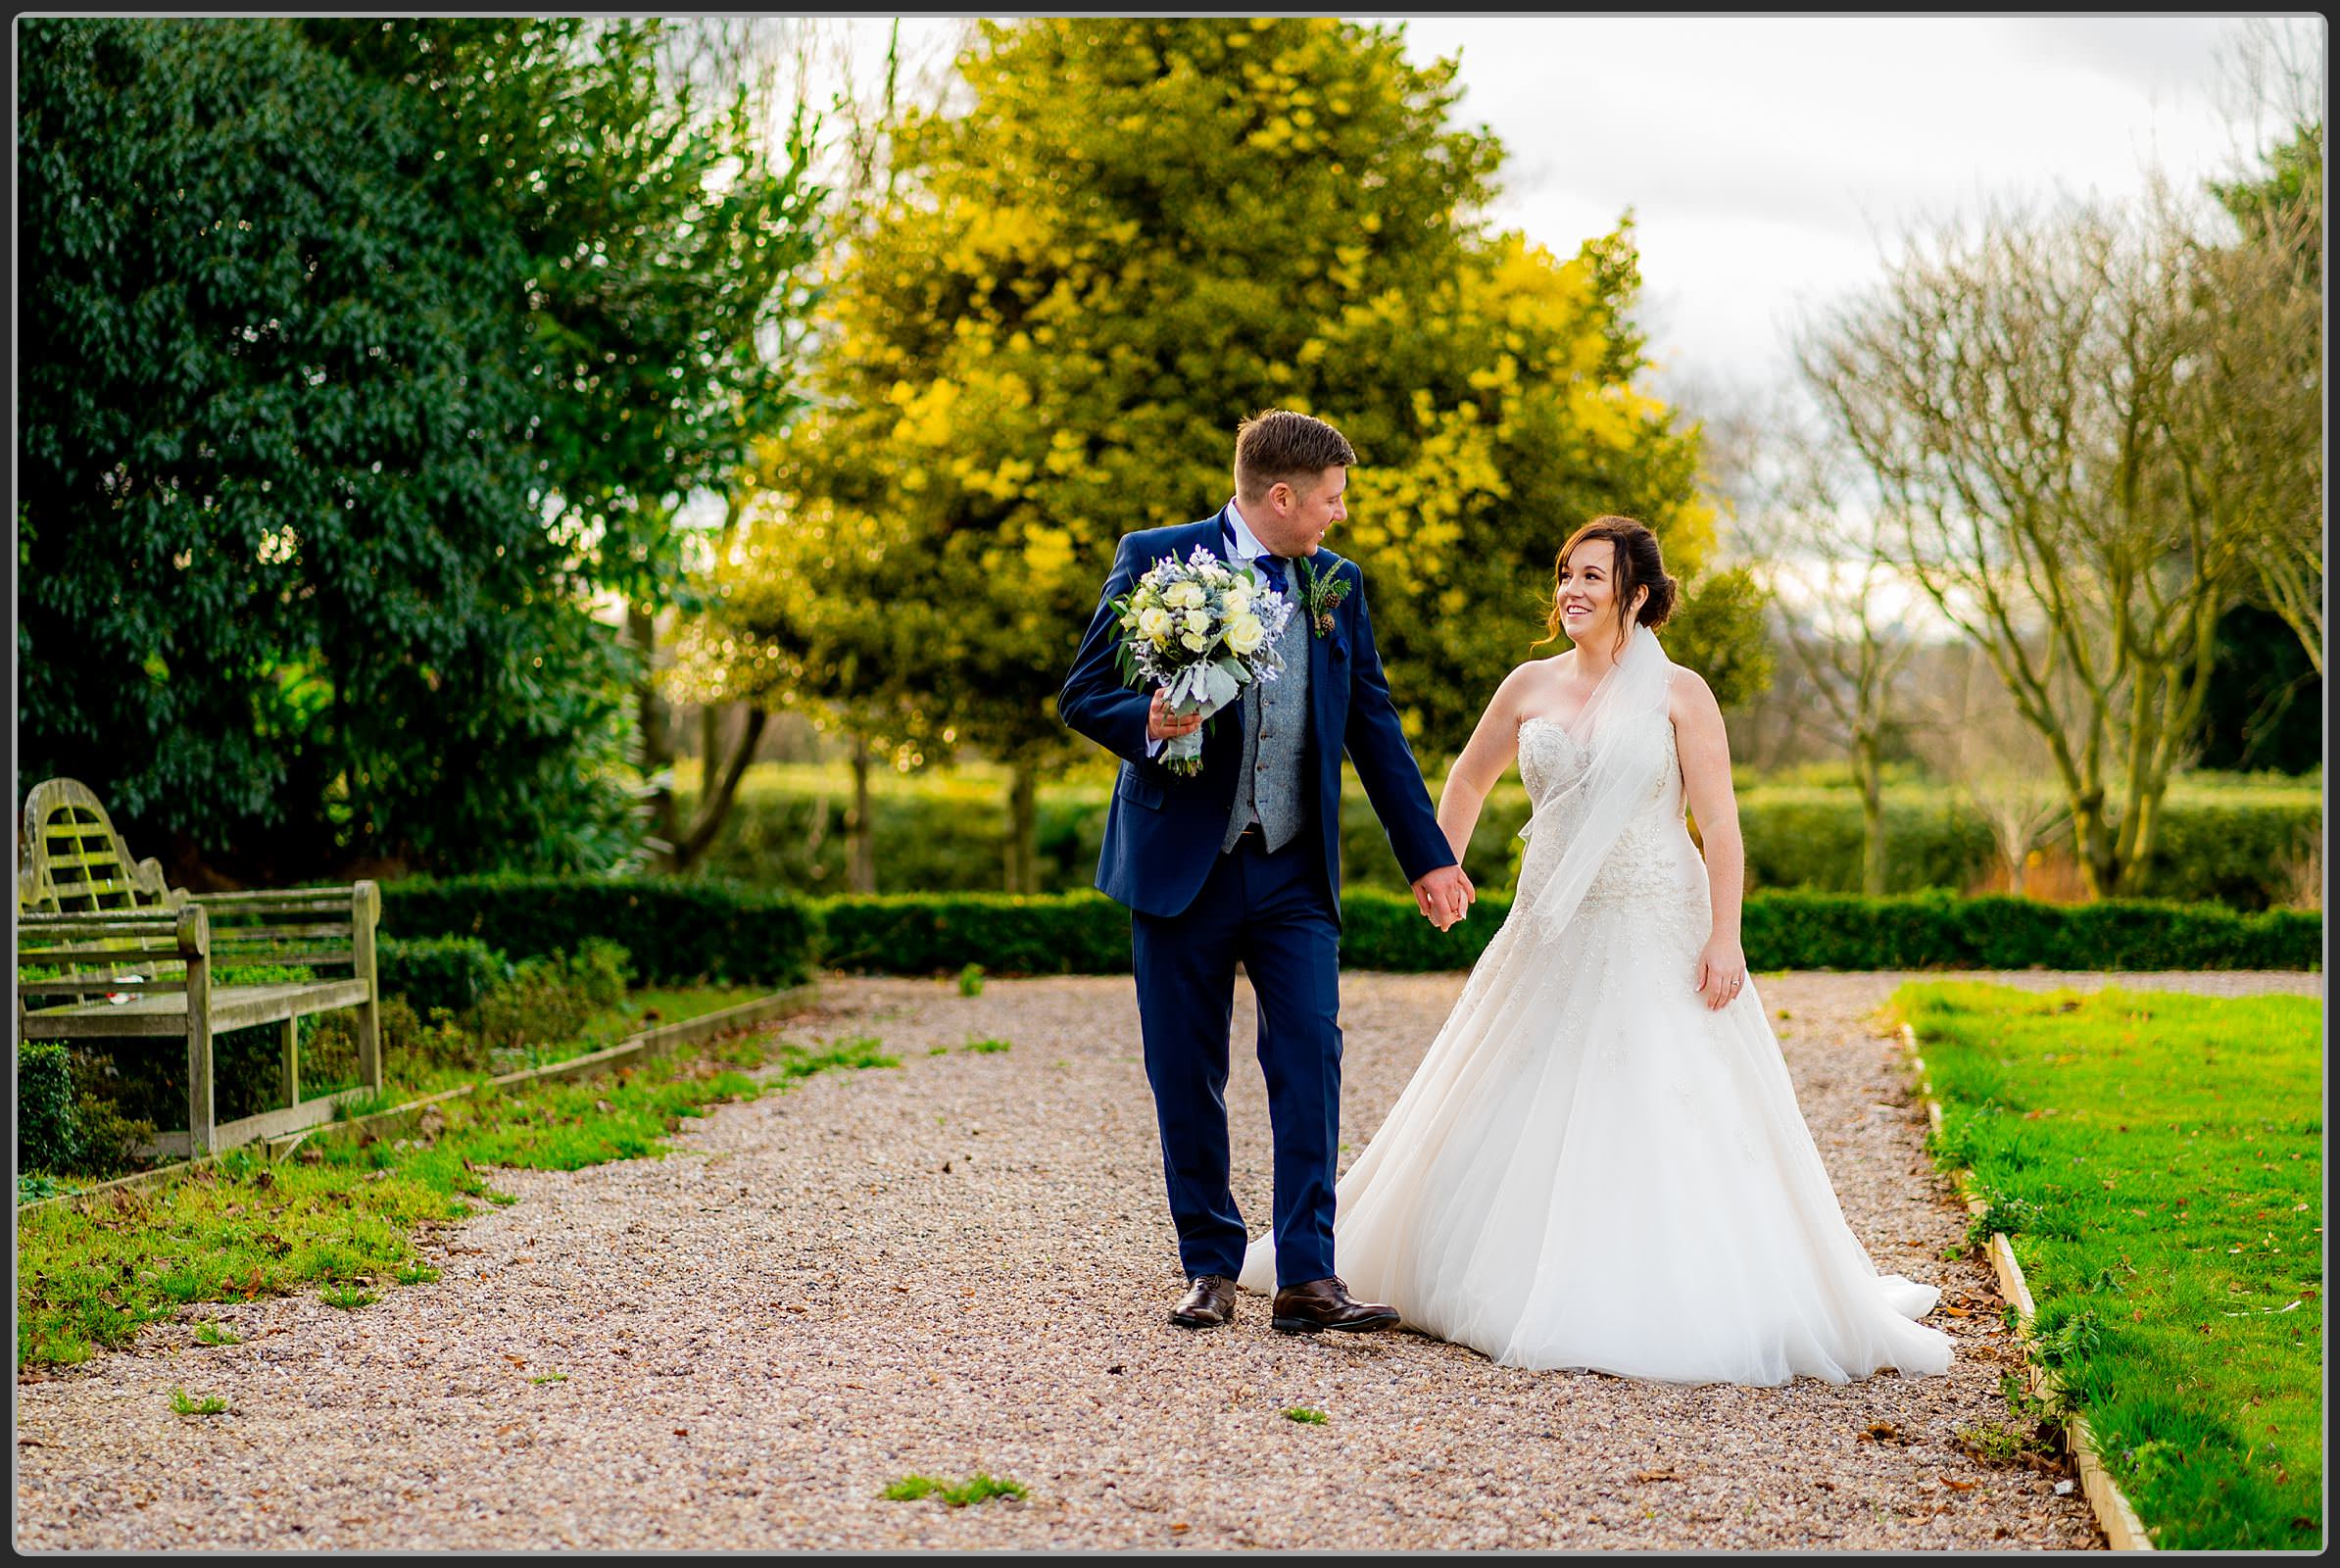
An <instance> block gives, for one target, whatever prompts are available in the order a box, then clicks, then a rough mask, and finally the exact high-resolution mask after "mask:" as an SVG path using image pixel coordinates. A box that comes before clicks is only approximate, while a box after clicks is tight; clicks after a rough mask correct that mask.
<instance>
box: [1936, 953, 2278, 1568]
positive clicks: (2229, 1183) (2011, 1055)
mask: <svg viewBox="0 0 2340 1568" xmlns="http://www.w3.org/2000/svg"><path fill="white" fill-rule="evenodd" d="M1893 1005H1894V1007H1895V1008H1896V1009H1897V1010H1898V1012H1899V1013H1900V1015H1901V1016H1902V1017H1904V1018H1906V1019H1907V1020H1908V1021H1909V1023H1910V1024H1911V1026H1912V1027H1913V1028H1914V1029H1915V1030H1916V1032H1917V1036H1918V1041H1919V1047H1920V1050H1921V1051H1922V1052H1923V1054H1924V1055H1925V1058H1926V1067H1927V1070H1928V1073H1929V1075H1930V1077H1931V1078H1932V1080H1933V1088H1934V1093H1935V1096H1936V1098H1937V1099H1938V1100H1939V1101H1940V1102H1941V1105H1942V1131H1941V1133H1940V1134H1939V1135H1938V1137H1936V1138H1935V1139H1934V1153H1935V1156H1936V1158H1937V1159H1938V1160H1939V1161H1941V1162H1942V1163H1943V1164H1944V1165H1947V1166H1962V1167H1964V1168H1966V1169H1967V1170H1969V1171H1970V1172H1971V1173H1972V1175H1973V1179H1974V1188H1975V1191H1976V1193H1977V1195H1978V1196H1980V1197H1981V1198H1982V1199H1983V1200H1984V1201H1986V1202H1987V1203H1988V1204H1989V1210H1988V1212H1987V1213H1985V1214H1983V1215H1981V1216H1979V1217H1978V1218H1977V1219H1976V1221H1975V1223H1974V1232H1973V1234H1972V1236H1971V1239H1972V1240H1975V1241H1977V1242H1979V1241H1981V1240H1983V1239H1986V1238H1987V1237H1988V1235H1989V1233H1990V1232H1991V1231H1993V1230H2001V1231H2006V1232H2007V1233H2008V1235H2009V1239H2010V1241H2011V1242H2012V1244H2013V1246H2014V1248H2015V1251H2016V1256H2017V1258H2018V1259H2019V1260H2020V1261H2021V1262H2022V1264H2023V1275H2024V1278H2025V1280H2026V1281H2027V1282H2028V1284H2029V1286H2030V1290H2031V1294H2032V1298H2033V1300H2034V1301H2035V1303H2036V1304H2037V1307H2038V1316H2037V1318H2036V1319H2035V1320H2034V1322H2033V1325H2032V1330H2033V1334H2034V1342H2033V1347H2032V1348H2033V1351H2034V1353H2035V1354H2036V1355H2038V1357H2039V1358H2040V1359H2041V1360H2042V1361H2043V1362H2044V1363H2046V1364H2047V1365H2049V1366H2050V1367H2052V1368H2053V1369H2054V1371H2055V1373H2056V1376H2057V1378H2058V1380H2059V1381H2060V1382H2061V1383H2062V1384H2063V1386H2064V1391H2065V1393H2064V1397H2065V1399H2066V1400H2067V1401H2068V1402H2069V1403H2070V1405H2071V1407H2072V1409H2074V1410H2075V1411H2076V1412H2077V1413H2079V1414H2081V1415H2083V1416H2085V1417H2086V1418H2087V1421H2088V1425H2089V1428H2090V1430H2091V1431H2092V1432H2093V1433H2094V1435H2095V1440H2096V1445H2097V1447H2098V1449H2099V1450H2100V1451H2101V1452H2102V1453H2103V1455H2104V1459H2105V1463H2106V1466H2107V1468H2109V1469H2110V1470H2111V1471H2112V1473H2113V1475H2114V1477H2115V1479H2117V1480H2118V1481H2119V1482H2120V1484H2121V1490H2122V1491H2123V1492H2125V1493H2126V1494H2127V1495H2128V1497H2129V1500H2130V1502H2131V1503H2133V1504H2134V1505H2135V1507H2136V1509H2137V1512H2138V1514H2139V1516H2140V1517H2141V1518H2143V1520H2144V1521H2145V1524H2146V1526H2147V1528H2148V1530H2149V1531H2150V1532H2151V1533H2152V1534H2153V1536H2154V1539H2155V1541H2156V1542H2157V1544H2160V1545H2162V1546H2164V1547H2169V1548H2175V1549H2194V1550H2202V1549H2209V1550H2218V1549H2224V1550H2267V1549H2278V1550H2280V1549H2291V1550H2301V1549H2311V1550H2312V1549H2315V1548H2316V1547H2318V1546H2320V1544H2322V1525H2321V1516H2322V1512H2323V1504H2322V1485H2323V1435H2322V1433H2323V1400H2322V1395H2321V1384H2322V1357H2323V1301H2322V1287H2323V1270H2322V1261H2321V1259H2322V1233H2323V1200H2322V1185H2323V1119H2322V1108H2321V1104H2322V1075H2323V1047H2322V1038H2323V1007H2322V1004H2321V1003H2320V1002H2319V1001H2317V1000H2316V999H2314V998H2305V997H2242V998H2214V997H2196V996H2187V995H2182V994H2179V993H2174V992H2160V991H2129V990H2123V989H2120V988H2114V987H2108V988H2106V989H2104V990H2102V991H2098V992H2096V993H2094V994H2092V995H2083V994H2080V993H2076V992H2070V991H2059V992H2051V993H2040V992H2032V991H2019V990H2015V989H2013V988H2010V987H2005V986H1992V985H1977V984H1969V983H1922V984H1913V985H1907V986H1904V987H1902V988H1901V989H1900V990H1899V991H1897V992H1895V993H1894V996H1893Z"/></svg>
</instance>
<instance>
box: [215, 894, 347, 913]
mask: <svg viewBox="0 0 2340 1568" xmlns="http://www.w3.org/2000/svg"><path fill="white" fill-rule="evenodd" d="M187 897H188V898H189V899H190V900H191V901H193V902H194V903H196V904H200V905H202V906H203V907H205V908H207V909H224V910H233V911H236V912H239V913H240V912H241V911H243V910H244V909H256V908H266V907H269V906H271V905H273V906H277V907H283V908H287V909H306V908H314V907H317V906H318V905H325V906H327V907H340V908H344V909H346V908H348V907H349V906H350V897H351V894H350V890H349V889H348V888H270V889H263V890H261V891H259V892H254V893H190V894H188V895H187Z"/></svg>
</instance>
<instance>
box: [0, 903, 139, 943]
mask: <svg viewBox="0 0 2340 1568" xmlns="http://www.w3.org/2000/svg"><path fill="white" fill-rule="evenodd" d="M177 929H178V911H177V910H176V909H114V910H108V911H106V912H105V913H102V914H75V913H66V914H60V913H57V912H54V911H52V910H48V909H20V910H18V911H17V931H18V933H19V934H20V935H22V934H23V933H24V932H26V931H37V932H52V931H54V932H63V933H66V934H68V935H71V936H93V937H94V936H113V935H117V934H119V935H122V936H142V935H145V936H151V935H152V934H154V933H155V932H157V931H175V930H177Z"/></svg>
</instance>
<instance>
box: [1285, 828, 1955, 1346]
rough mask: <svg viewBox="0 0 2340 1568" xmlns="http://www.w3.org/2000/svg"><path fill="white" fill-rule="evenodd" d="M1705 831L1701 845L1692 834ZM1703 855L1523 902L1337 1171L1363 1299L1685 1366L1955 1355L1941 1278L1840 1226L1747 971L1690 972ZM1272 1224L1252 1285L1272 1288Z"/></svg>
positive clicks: (1425, 1325)
mask: <svg viewBox="0 0 2340 1568" xmlns="http://www.w3.org/2000/svg"><path fill="white" fill-rule="evenodd" d="M1691 853H1692V854H1694V853H1695V852H1691ZM1711 920H1712V916H1711V913H1710V912H1709V908H1708V905H1707V898H1706V890H1705V887H1704V885H1703V879H1700V880H1699V882H1698V883H1697V885H1695V886H1691V885H1688V883H1687V882H1686V880H1685V881H1683V882H1681V883H1678V884H1676V885H1675V886H1673V887H1672V888H1671V889H1670V891H1669V892H1668V893H1666V894H1665V895H1663V896H1659V897H1645V898H1631V899H1617V898H1606V899H1596V900H1588V901H1587V902H1586V903H1585V904H1584V906H1583V907H1580V908H1579V909H1578V911H1577V913H1576V915H1575V916H1574V918H1572V919H1571V920H1570V921H1569V922H1568V924H1567V925H1566V926H1564V927H1563V928H1561V929H1560V930H1559V931H1558V932H1556V933H1553V934H1551V935H1549V936H1543V935H1539V934H1538V933H1536V931H1535V929H1534V921H1533V920H1532V919H1530V918H1528V917H1526V915H1525V912H1524V911H1521V910H1515V911H1514V913H1513V915H1512V916H1511V918H1510V919H1509V920H1508V921H1507V922H1506V924H1505V927H1504V929H1503V930H1501V931H1499V932H1498V933H1496V935H1495V937H1494V939H1493V940H1492V941H1491V942H1490V943H1489V944H1488V946H1487V951H1486V953H1485V954H1484V955H1483V956H1482V957H1481V959H1480V962H1479V964H1478V966H1477V967H1476V968H1475V969H1474V971H1473V973H1472V976H1471V979H1470V982H1469V984H1468V985H1467V986H1466V987H1465V989H1464V993H1463V996H1462V998H1461V1000H1460V1001H1459V1002H1458V1003H1457V1004H1456V1005H1455V1007H1454V1010H1453V1012H1452V1013H1451V1014H1449V1016H1448V1018H1447V1020H1446V1023H1445V1025H1444V1027H1443V1028H1442V1029H1441V1030H1440V1031H1439V1034H1438V1039H1437V1040H1436V1042H1435V1043H1434V1044H1433V1045H1432V1047H1431V1049H1430V1051H1429V1053H1428V1054H1427V1055H1426V1056H1425V1057H1424V1059H1423V1062H1422V1065H1421V1066H1420V1068H1419V1069H1417V1070H1416V1072H1415V1075H1414V1077H1413V1080H1412V1081H1411V1082H1410V1083H1409V1084H1408V1085H1407V1087H1406V1089H1405V1091H1404V1093H1403V1094H1402V1095H1401V1096H1400V1097H1399V1099H1398V1103H1397V1104H1396V1105H1395V1106H1394V1107H1393V1108H1392V1109H1391V1110H1390V1112H1389V1117H1388V1118H1387V1119H1386V1120H1385V1121H1384V1123H1383V1125H1382V1127H1381V1129H1380V1131H1378V1132H1377V1133H1376V1134H1375V1135H1374V1137H1373V1139H1372V1141H1371V1143H1370V1144H1369V1145H1368V1146H1367V1147H1366V1150H1365V1152H1363V1153H1362V1154H1361V1155H1360V1156H1359V1157H1358V1158H1357V1161H1356V1163H1355V1164H1354V1165H1353V1166H1352V1167H1351V1168H1350V1170H1349V1172H1348V1173H1347V1175H1345V1176H1344V1177H1342V1178H1341V1182H1340V1184H1339V1188H1338V1210H1337V1214H1338V1217H1337V1219H1336V1221H1335V1238H1336V1247H1337V1257H1338V1260H1339V1261H1338V1266H1339V1269H1340V1272H1341V1277H1342V1278H1343V1279H1344V1280H1345V1281H1346V1282H1347V1284H1348V1286H1349V1289H1350V1290H1351V1291H1352V1292H1353V1293H1354V1294H1355V1295H1356V1296H1358V1297H1359V1298H1360V1299H1371V1300H1381V1301H1387V1302H1389V1303H1390V1304H1391V1305H1392V1306H1394V1307H1396V1308H1397V1310H1398V1312H1399V1313H1400V1314H1401V1316H1402V1318H1403V1320H1404V1322H1405V1324H1406V1325H1407V1326H1409V1327H1412V1328H1416V1329H1420V1330H1422V1331H1425V1332H1427V1333H1430V1334H1434V1335H1437V1336H1438V1337H1439V1338H1441V1339H1444V1340H1449V1341H1452V1342H1453V1343H1455V1344H1458V1345H1465V1346H1469V1347H1471V1348H1474V1349H1477V1350H1480V1351H1482V1352H1484V1353H1485V1354H1487V1355H1488V1356H1491V1357H1492V1358H1494V1359H1495V1360H1496V1361H1498V1362H1501V1363H1503V1364H1505V1365H1510V1366H1522V1367H1536V1368H1559V1367H1574V1368H1587V1369H1592V1370H1596V1371H1602V1372H1610V1373H1615V1374H1618V1375H1621V1376H1625V1377H1633V1378H1647V1379H1654V1380H1660V1381H1665V1382H1674V1383H1740V1384H1758V1385H1773V1384H1780V1383H1785V1382H1787V1381H1788V1380H1790V1379H1792V1378H1795V1377H1799V1376H1802V1377H1815V1378H1823V1379H1826V1380H1828V1382H1831V1383H1843V1382H1847V1381H1850V1380H1852V1379H1854V1378H1860V1377H1866V1376H1868V1375H1870V1374H1872V1373H1874V1372H1877V1371H1878V1370H1879V1369H1882V1368H1886V1367H1891V1368H1895V1369H1897V1370H1899V1371H1901V1372H1903V1373H1930V1372H1940V1371H1942V1370H1944V1369H1945V1368H1947V1367H1948V1366H1949V1364H1950V1342H1949V1340H1948V1338H1947V1337H1946V1336H1944V1335H1943V1334H1941V1333H1939V1332H1938V1331H1936V1330H1934V1329H1930V1328H1927V1327H1925V1326H1923V1325H1922V1324H1919V1323H1917V1322H1916V1321H1914V1320H1915V1319H1917V1318H1920V1317H1923V1316H1924V1315H1926V1313H1927V1312H1929V1311H1931V1310H1932V1308H1933V1304H1934V1301H1935V1299H1936V1296H1937V1294H1938V1293H1937V1292H1936V1290H1935V1288H1934V1287H1932V1286H1929V1285H1921V1284H1916V1283H1913V1282H1912V1281H1910V1280H1907V1279H1904V1278H1902V1277H1901V1276H1899V1275H1879V1274H1878V1273H1877V1268H1876V1266H1875V1264H1873V1263H1872V1262H1871V1261H1870V1258H1869V1254H1868V1252H1867V1251H1866V1250H1865V1249H1864V1248H1863V1247H1862V1246H1861V1243H1860V1242H1859V1240H1858V1239H1857V1238H1856V1237H1855V1236H1854V1235H1853V1233H1852V1231H1851V1229H1850V1228H1849V1227H1848V1226H1847V1225H1846V1224H1845V1220H1844V1214H1843V1211H1842V1209H1841V1208H1840V1207H1839V1206H1838V1204H1837V1201H1836V1195H1835V1190H1834V1188H1833V1187H1832V1186H1831V1184H1830V1183H1829V1181H1828V1172H1827V1170H1826V1168H1825V1167H1824V1166H1823V1165H1822V1162H1821V1158H1820V1152H1819V1150H1818V1149H1816V1148H1815V1147H1814V1145H1813V1142H1812V1136H1811V1134H1810V1132H1809V1131H1808V1130H1807V1129H1806V1128H1805V1125H1804V1119H1803V1116H1802V1113H1801V1112H1800V1111H1799V1110H1798V1109H1797V1107H1796V1102H1795V1093H1794V1089H1793V1087H1792V1085H1791V1084H1790V1082H1789V1080H1788V1076H1787V1069H1786V1066H1785V1064H1784V1062H1783V1061H1782V1060H1781V1058H1780V1054H1779V1042H1778V1040H1777V1038H1776V1037H1775V1036H1774V1035H1773V1033H1772V1030H1771V1024H1770V1021H1769V1018H1768V1016H1767V1015H1766V1013H1765V1011H1764V1006H1763V1003H1762V999H1761V998H1760V997H1759V995H1758V994H1757V991H1756V988H1755V984H1754V981H1753V980H1752V978H1750V979H1749V980H1748V982H1747V983H1746V986H1745V988H1744V990H1743V991H1742V992H1741V993H1740V995H1739V997H1738V998H1737V1000H1736V1001H1734V1002H1732V1003H1731V1004H1730V1005H1727V1006H1725V1007H1723V1008H1720V1009H1717V1010H1709V1009H1708V1008H1707V1006H1706V1005H1705V1004H1704V1002H1703V1001H1702V1000H1701V999H1700V998H1699V996H1698V995H1697V993H1696V992H1695V991H1694V990H1693V989H1692V981H1693V980H1694V978H1695V972H1696V964H1697V955H1698V952H1699V949H1700V948H1701V946H1702V945H1703V944H1704V942H1705V940H1706V936H1707V934H1708V932H1709V930H1710V929H1711ZM1274 1282H1275V1254H1274V1241H1273V1238H1272V1237H1262V1238H1260V1239H1259V1240H1257V1241H1254V1242H1253V1243H1252V1244H1251V1246H1250V1249H1249V1251H1248V1254H1247V1255H1246V1257H1245V1260H1244V1266H1243V1276H1242V1281H1241V1283H1242V1284H1243V1286H1244V1287H1245V1288H1247V1289H1250V1290H1255V1291H1269V1290H1272V1289H1273V1288H1274Z"/></svg>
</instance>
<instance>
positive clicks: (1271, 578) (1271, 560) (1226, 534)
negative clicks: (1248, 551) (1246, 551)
mask: <svg viewBox="0 0 2340 1568" xmlns="http://www.w3.org/2000/svg"><path fill="white" fill-rule="evenodd" d="M1220 537H1222V538H1224V539H1225V540H1226V541H1227V553H1228V554H1229V555H1233V554H1234V553H1235V548H1236V546H1235V530H1234V529H1233V528H1222V529H1221V530H1220ZM1251 564H1252V565H1254V566H1256V567H1258V568H1259V574H1260V575H1261V576H1262V577H1265V578H1266V579H1267V585H1268V586H1269V587H1270V588H1273V589H1275V590H1276V592H1278V593H1280V594H1283V595H1285V596H1286V597H1287V598H1289V597H1291V593H1292V590H1291V588H1290V587H1289V586H1287V584H1286V583H1285V580H1284V558H1283V557H1282V556H1271V555H1268V554H1266V553H1265V552H1262V553H1261V554H1259V555H1256V556H1253V557H1252V558H1251Z"/></svg>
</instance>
